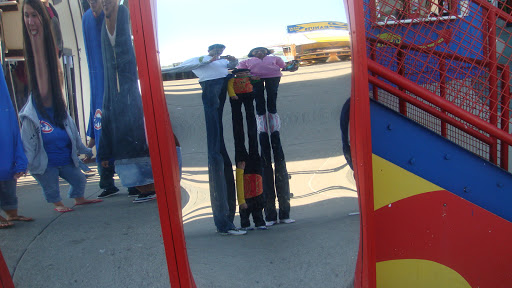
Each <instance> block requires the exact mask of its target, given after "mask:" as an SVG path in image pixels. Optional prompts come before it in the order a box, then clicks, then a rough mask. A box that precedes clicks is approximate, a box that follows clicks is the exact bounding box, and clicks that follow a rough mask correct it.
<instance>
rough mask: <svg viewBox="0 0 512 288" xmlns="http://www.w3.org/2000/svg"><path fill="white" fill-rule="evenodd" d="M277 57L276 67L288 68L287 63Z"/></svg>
mask: <svg viewBox="0 0 512 288" xmlns="http://www.w3.org/2000/svg"><path fill="white" fill-rule="evenodd" d="M274 57H276V65H277V66H279V68H285V67H286V63H284V61H283V59H281V57H277V56H274Z"/></svg>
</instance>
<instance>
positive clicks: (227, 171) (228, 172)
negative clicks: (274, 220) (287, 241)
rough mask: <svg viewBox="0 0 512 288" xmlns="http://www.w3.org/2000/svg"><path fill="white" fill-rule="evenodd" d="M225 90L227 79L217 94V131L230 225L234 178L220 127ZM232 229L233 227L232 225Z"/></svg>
mask: <svg viewBox="0 0 512 288" xmlns="http://www.w3.org/2000/svg"><path fill="white" fill-rule="evenodd" d="M227 88H228V79H227V78H224V82H223V83H222V88H221V91H220V94H219V107H218V113H219V114H218V115H219V118H218V119H219V122H218V123H219V131H220V153H221V155H222V158H223V160H224V178H225V180H226V193H227V201H228V207H229V214H228V219H229V221H230V222H231V223H233V221H234V220H235V213H236V189H235V177H234V175H233V164H232V163H231V160H230V159H229V155H228V151H227V150H226V144H225V143H224V128H223V125H222V114H223V111H224V104H225V103H226V97H227V93H228V92H227ZM233 227H235V226H234V225H233Z"/></svg>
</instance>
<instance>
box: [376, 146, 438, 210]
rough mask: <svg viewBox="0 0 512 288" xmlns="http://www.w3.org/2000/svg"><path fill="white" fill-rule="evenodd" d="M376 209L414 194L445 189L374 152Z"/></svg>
mask: <svg viewBox="0 0 512 288" xmlns="http://www.w3.org/2000/svg"><path fill="white" fill-rule="evenodd" d="M372 165H373V198H374V207H375V210H377V209H379V208H381V207H384V206H386V205H389V204H391V203H393V202H396V201H398V200H401V199H405V198H407V197H411V196H414V195H418V194H422V193H427V192H432V191H439V190H445V189H443V188H441V187H439V186H437V185H434V184H432V183H430V182H429V181H427V180H425V179H423V178H421V177H419V176H416V175H414V174H413V173H411V172H409V171H407V170H405V169H403V168H401V167H398V166H397V165H395V164H393V163H391V162H389V161H387V160H385V159H382V158H381V157H379V156H377V155H375V154H372Z"/></svg>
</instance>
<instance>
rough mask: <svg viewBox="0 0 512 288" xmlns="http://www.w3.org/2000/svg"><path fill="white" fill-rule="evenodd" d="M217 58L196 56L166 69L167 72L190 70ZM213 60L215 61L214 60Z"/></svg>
mask: <svg viewBox="0 0 512 288" xmlns="http://www.w3.org/2000/svg"><path fill="white" fill-rule="evenodd" d="M213 59H215V58H211V59H207V58H206V56H201V57H196V58H192V59H189V60H186V61H185V62H183V63H181V64H180V65H179V66H176V67H173V68H170V69H168V70H165V71H166V72H171V73H177V72H188V71H192V70H194V69H197V68H199V67H202V66H204V65H208V64H210V63H211V62H213V61H214V60H213ZM212 60H213V61H212Z"/></svg>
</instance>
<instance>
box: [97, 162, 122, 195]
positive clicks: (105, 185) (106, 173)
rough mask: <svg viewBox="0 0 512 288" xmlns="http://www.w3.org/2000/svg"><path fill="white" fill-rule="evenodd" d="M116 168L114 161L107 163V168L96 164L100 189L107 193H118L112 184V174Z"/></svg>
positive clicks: (113, 183)
mask: <svg viewBox="0 0 512 288" xmlns="http://www.w3.org/2000/svg"><path fill="white" fill-rule="evenodd" d="M115 169H116V166H115V165H114V161H108V167H106V168H105V167H103V166H101V163H98V174H100V188H101V189H103V190H107V191H119V189H118V188H117V187H116V184H115V182H114V174H115V173H116V172H115Z"/></svg>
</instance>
